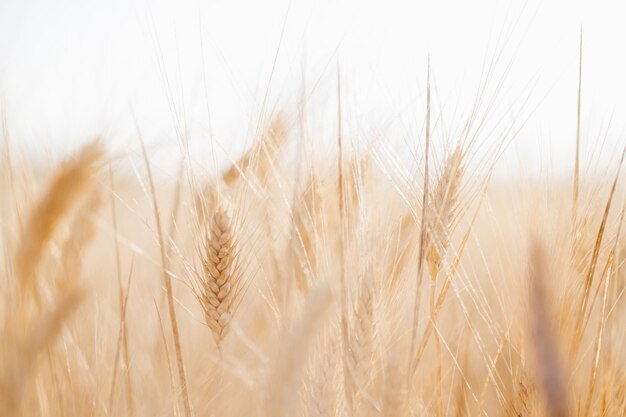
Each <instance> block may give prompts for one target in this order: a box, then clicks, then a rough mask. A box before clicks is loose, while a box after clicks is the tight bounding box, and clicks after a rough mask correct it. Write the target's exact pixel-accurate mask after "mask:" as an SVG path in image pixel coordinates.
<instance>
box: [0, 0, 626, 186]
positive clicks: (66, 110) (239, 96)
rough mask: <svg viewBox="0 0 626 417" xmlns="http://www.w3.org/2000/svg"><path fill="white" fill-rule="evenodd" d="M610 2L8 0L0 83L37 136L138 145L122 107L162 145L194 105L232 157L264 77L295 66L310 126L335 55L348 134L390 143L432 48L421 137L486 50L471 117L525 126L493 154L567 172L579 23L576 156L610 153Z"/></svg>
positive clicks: (203, 133)
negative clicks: (502, 152) (490, 104)
mask: <svg viewBox="0 0 626 417" xmlns="http://www.w3.org/2000/svg"><path fill="white" fill-rule="evenodd" d="M623 4H624V2H623V1H609V0H594V1H571V0H545V1H537V0H528V1H497V0H475V1H452V0H445V1H434V0H433V1H398V0H391V1H366V0H343V1H333V0H320V1H301V0H291V1H289V0H271V1H258V0H228V1H227V0H218V1H201V0H177V1H174V0H162V1H152V2H148V1H141V0H109V1H99V0H56V1H51V0H4V1H3V2H2V3H1V4H0V93H1V95H2V99H3V101H4V103H5V106H6V109H7V116H8V120H9V125H10V129H11V132H12V135H13V140H14V141H19V142H20V143H22V144H24V145H25V146H27V147H28V148H31V149H34V150H35V151H39V152H41V151H42V150H50V149H51V150H56V149H66V148H67V147H68V146H70V144H75V143H77V142H80V141H84V140H85V139H87V138H90V137H92V136H95V135H97V134H99V133H103V132H104V133H105V135H106V137H107V138H108V140H110V142H111V146H112V147H113V148H115V149H124V147H126V146H128V144H129V143H130V144H131V145H132V146H136V145H137V142H136V137H135V136H134V128H133V122H132V118H131V117H130V111H129V108H130V107H131V106H132V108H133V109H134V112H135V113H136V117H137V120H138V122H139V125H140V128H141V129H142V131H143V133H144V136H145V137H146V140H147V141H148V142H149V143H150V144H152V145H153V146H154V145H155V144H159V145H158V146H159V147H160V148H161V149H175V146H176V143H177V142H176V139H175V133H174V131H175V126H176V125H177V124H178V125H179V126H182V125H184V126H186V127H187V130H188V132H189V134H190V137H191V143H192V148H193V149H195V150H197V152H198V155H199V154H200V153H201V152H202V153H206V149H207V148H206V147H204V148H203V144H204V145H206V143H207V141H208V137H209V133H208V132H209V123H208V117H207V107H208V108H209V109H210V114H211V124H210V129H211V131H212V132H213V134H214V137H215V138H216V140H217V142H218V143H220V144H221V146H222V147H223V148H224V149H225V150H226V152H227V154H228V155H230V156H231V157H233V158H234V157H235V154H236V152H237V151H238V150H240V149H241V148H242V147H243V146H244V143H245V141H246V140H249V138H250V137H251V136H252V134H253V132H254V131H255V129H256V127H257V121H258V117H259V116H258V115H259V113H260V110H261V107H262V103H263V102H264V98H265V96H266V90H267V87H268V83H269V93H268V94H267V100H266V112H275V110H276V109H278V108H279V107H280V106H286V107H287V108H294V103H295V100H297V98H298V97H299V95H300V94H301V91H302V85H303V74H304V78H305V80H306V83H305V85H306V91H307V100H308V103H309V104H310V107H309V108H308V111H309V112H310V113H311V114H312V115H314V116H313V117H312V118H311V121H310V122H309V125H310V126H309V129H310V130H311V131H313V132H315V135H316V136H317V135H319V137H320V138H321V137H323V136H325V135H330V134H331V133H332V132H331V131H332V129H334V126H333V125H332V124H329V123H326V122H324V120H326V119H324V117H323V116H322V115H324V114H332V112H334V106H335V104H334V103H335V95H336V93H335V91H336V87H335V85H336V84H335V78H336V61H337V59H339V61H340V67H341V76H342V95H343V97H344V108H345V112H346V130H347V132H348V136H351V137H352V138H353V139H352V140H357V138H371V137H372V136H373V135H374V132H375V131H374V130H373V129H376V132H378V133H379V134H383V135H387V136H386V137H389V138H390V140H391V141H395V142H397V143H400V144H402V143H406V142H411V141H415V140H416V138H417V137H418V136H419V134H420V128H421V127H422V125H423V120H424V101H425V99H424V90H425V82H426V80H425V78H426V68H427V57H428V54H430V59H431V77H432V79H433V86H434V95H435V99H434V103H435V105H436V107H437V108H438V109H439V110H438V111H437V114H438V115H441V116H442V118H443V119H442V121H443V122H442V123H439V122H438V128H439V130H437V128H435V129H436V132H439V133H435V140H437V135H439V136H441V140H444V138H443V137H444V136H446V135H449V136H450V137H454V135H455V132H456V133H458V130H459V129H460V128H461V124H462V122H463V121H464V116H467V114H468V113H469V112H470V111H471V105H472V103H473V100H474V98H475V97H476V94H477V92H478V89H479V87H480V85H481V82H482V81H481V71H484V68H486V67H485V65H486V66H488V64H489V63H490V62H491V61H492V60H493V59H496V58H497V63H496V66H495V70H494V72H493V73H492V74H491V76H490V78H489V84H488V87H487V99H490V98H492V97H493V96H494V94H495V91H496V89H497V88H498V85H499V82H500V80H501V78H502V77H503V75H504V76H505V77H504V78H503V83H502V87H501V89H499V92H498V95H497V101H496V103H495V107H494V109H493V110H492V111H491V112H490V115H491V117H490V118H488V121H487V125H486V126H487V127H486V129H485V132H489V131H490V128H491V127H496V128H497V127H498V126H500V128H499V130H496V131H495V132H496V133H497V132H500V131H502V126H507V125H512V124H516V125H517V126H518V127H521V130H519V133H518V135H517V136H516V139H515V140H514V141H513V143H512V145H511V148H510V149H509V152H507V154H506V156H505V158H504V160H503V163H502V164H501V165H502V166H501V167H500V171H501V172H515V173H522V174H524V173H526V171H527V170H530V169H531V168H528V167H529V166H532V167H533V168H536V167H541V168H542V169H544V170H545V169H550V170H552V169H554V170H556V171H559V172H564V170H565V169H567V168H568V167H569V166H571V161H572V158H573V149H574V148H573V146H574V135H575V127H576V94H577V72H578V37H579V30H580V26H581V25H582V26H583V31H584V61H583V109H582V113H583V125H582V129H583V130H582V140H583V152H584V155H585V156H586V159H587V160H590V159H592V154H591V151H592V150H594V149H601V150H602V152H598V153H597V154H593V155H594V156H593V158H596V157H598V158H607V159H600V160H601V161H606V160H609V159H610V158H614V155H615V152H614V150H615V149H616V147H617V146H620V145H621V144H623V143H624V142H625V141H626V139H625V138H626V136H624V134H626V131H625V130H624V127H625V126H626V100H625V99H624V97H625V96H626V76H625V75H624V74H626V55H625V54H624V46H625V45H624V43H625V41H626V24H624V17H625V16H626V10H625V9H624V5H623ZM275 56H276V57H277V58H276V63H275V65H274V58H275ZM272 68H274V69H275V70H274V75H273V76H271V77H270V74H271V73H272ZM205 85H206V91H207V94H206V95H205ZM206 97H208V106H207V99H206ZM485 103H487V102H485ZM318 115H319V117H318ZM316 117H317V119H316ZM315 120H317V122H316V121H315ZM438 120H439V119H438ZM498 122H500V123H501V124H500V125H498V124H497V123H498ZM502 123H504V125H502ZM605 136H606V144H604V145H598V143H601V142H602V141H604V140H605ZM485 140H486V141H487V142H489V141H493V140H496V139H495V137H486V139H485ZM601 155H604V157H601ZM198 158H200V156H198ZM529 164H530V165H529ZM548 167H549V168H548Z"/></svg>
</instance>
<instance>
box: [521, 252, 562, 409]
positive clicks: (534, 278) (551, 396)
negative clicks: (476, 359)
mask: <svg viewBox="0 0 626 417" xmlns="http://www.w3.org/2000/svg"><path fill="white" fill-rule="evenodd" d="M528 267H529V285H530V292H529V308H530V324H531V336H532V341H531V344H532V348H533V352H534V355H535V367H536V374H537V378H538V383H539V388H540V391H541V393H542V395H543V398H544V402H545V407H546V415H547V416H548V417H568V416H569V415H570V413H569V409H570V407H569V398H568V390H567V386H566V381H567V378H566V376H565V372H564V368H563V364H562V358H561V356H560V346H559V343H558V338H557V336H556V333H555V327H554V320H553V316H552V314H551V313H550V310H549V304H548V300H547V294H546V287H545V285H546V279H547V266H546V259H545V253H544V249H543V248H542V247H541V246H540V244H539V242H538V241H537V240H532V242H531V247H530V252H529V265H528Z"/></svg>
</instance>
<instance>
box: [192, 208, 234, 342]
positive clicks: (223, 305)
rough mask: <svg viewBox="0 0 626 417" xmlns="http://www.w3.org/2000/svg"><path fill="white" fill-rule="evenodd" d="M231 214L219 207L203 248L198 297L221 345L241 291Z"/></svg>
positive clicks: (207, 320)
mask: <svg viewBox="0 0 626 417" xmlns="http://www.w3.org/2000/svg"><path fill="white" fill-rule="evenodd" d="M236 260H237V253H236V250H235V246H234V240H233V231H232V226H231V222H230V219H229V217H228V214H227V213H226V211H225V210H224V208H223V207H221V206H220V205H219V204H218V207H217V209H216V210H215V212H214V213H213V216H212V217H211V224H210V231H209V236H207V239H206V240H205V241H204V244H203V247H202V248H201V261H202V270H201V272H200V276H198V277H197V279H198V285H197V289H196V298H197V299H198V302H199V303H200V306H201V307H202V310H203V312H204V318H205V321H206V324H207V325H208V326H209V328H210V329H211V332H212V333H213V336H214V337H215V341H216V343H217V345H218V346H221V342H222V340H223V339H224V337H225V336H226V334H227V332H228V329H229V324H230V321H231V319H232V316H233V313H234V310H235V308H236V301H237V299H238V295H239V292H240V290H241V288H242V287H241V279H240V271H239V266H238V263H237V262H236Z"/></svg>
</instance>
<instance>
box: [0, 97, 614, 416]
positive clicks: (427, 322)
mask: <svg viewBox="0 0 626 417" xmlns="http://www.w3.org/2000/svg"><path fill="white" fill-rule="evenodd" d="M428 104H429V103H428ZM338 117H340V118H341V117H342V115H341V112H339V116H338ZM297 124H298V116H297V115H290V114H289V112H286V113H282V114H281V115H277V116H275V117H273V118H269V120H267V123H265V124H264V125H263V129H261V131H260V133H259V134H258V135H257V137H254V138H253V140H252V145H251V146H250V147H249V149H247V151H246V152H245V153H244V155H243V156H241V157H240V158H239V159H236V160H234V161H232V162H231V163H230V164H229V166H227V167H226V168H224V169H221V168H220V169H207V170H204V171H202V172H198V171H197V170H195V169H194V167H193V166H192V165H191V164H189V163H188V162H187V159H185V158H183V159H182V160H181V162H180V164H179V167H178V169H177V170H176V173H175V174H174V175H169V176H166V175H160V172H159V171H158V170H156V169H155V167H154V166H153V160H152V158H151V155H150V150H149V149H147V148H146V147H145V146H144V144H143V142H142V143H141V148H140V149H139V150H138V151H136V152H135V156H136V158H135V161H136V163H134V164H133V166H132V168H133V169H128V167H126V168H123V165H124V162H123V160H124V157H123V156H120V155H119V154H113V153H111V152H110V151H108V150H107V147H106V146H105V141H104V140H100V139H95V140H92V141H89V142H88V144H87V145H84V146H83V147H81V148H80V149H77V150H76V152H74V153H73V154H71V155H67V156H66V157H65V158H63V160H60V161H58V162H57V163H54V164H53V165H52V166H50V167H44V168H42V167H36V166H34V165H33V164H31V163H29V160H28V157H27V156H26V155H25V154H23V153H20V152H19V151H18V150H17V148H16V147H15V146H14V144H12V142H11V140H10V138H9V137H8V135H7V134H6V131H5V135H4V144H5V146H4V149H3V163H2V177H1V179H2V184H0V185H1V187H0V190H2V217H1V220H2V222H1V223H2V224H1V226H2V237H1V239H0V245H1V247H2V253H3V256H2V261H1V263H2V268H1V269H0V270H1V271H2V272H1V274H2V280H0V292H1V295H2V303H1V309H0V311H1V313H0V323H1V325H2V330H1V332H0V335H1V341H0V415H2V416H29V417H30V416H33V417H34V416H41V417H49V416H67V417H74V416H103V417H104V416H107V417H111V416H131V417H132V416H137V417H139V416H181V417H190V416H266V417H279V416H308V417H318V416H319V417H322V416H325V417H331V416H349V417H350V416H383V417H391V416H437V417H443V416H459V417H460V416H505V417H526V416H528V417H530V416H548V417H565V416H579V417H603V416H606V417H608V416H624V415H626V376H625V373H624V366H625V365H626V343H624V340H625V338H626V330H625V329H626V310H625V307H626V305H625V304H626V303H625V302H624V298H623V293H624V291H625V288H626V265H625V260H626V239H624V238H623V237H622V236H623V234H624V233H623V231H622V224H623V217H624V210H625V208H626V204H625V200H624V181H623V179H622V178H623V173H621V171H620V169H621V162H622V161H621V160H619V166H616V167H611V169H610V170H607V171H606V172H605V175H604V176H603V177H601V178H598V177H590V176H586V175H585V174H584V171H583V170H582V169H579V160H585V155H578V154H577V155H572V160H575V162H576V168H575V171H574V172H573V173H572V175H571V176H570V177H568V178H566V179H559V178H548V179H547V180H541V181H533V180H521V179H518V180H510V181H508V182H506V181H505V182H502V181H499V182H494V181H493V180H492V172H493V167H494V164H495V163H496V162H497V160H498V158H499V156H500V152H501V149H502V148H501V146H497V147H495V148H493V149H491V150H489V151H488V152H487V153H486V154H485V153H484V152H483V153H480V152H479V150H478V149H477V148H478V147H479V146H478V145H479V143H480V142H479V141H478V140H477V139H476V138H475V137H473V136H472V135H470V134H469V133H468V132H466V134H465V135H461V136H459V138H458V139H455V140H452V141H448V142H443V145H442V142H441V141H440V138H438V137H437V135H435V134H433V135H432V137H430V136H431V128H430V125H429V124H430V106H428V114H426V117H425V119H424V129H425V130H424V131H425V135H424V136H422V137H420V140H418V141H416V143H415V144H414V145H415V146H414V147H411V148H410V149H409V148H407V149H405V151H406V153H407V154H409V155H411V157H410V158H402V157H401V156H400V155H398V154H397V153H394V152H392V151H390V149H389V148H386V147H385V146H384V143H380V142H376V141H373V142H371V143H368V144H367V145H366V146H363V147H360V148H358V149H357V148H353V147H350V146H347V143H348V142H347V139H346V138H345V137H342V135H341V131H339V132H338V134H337V138H336V141H335V143H334V147H333V149H332V150H331V151H328V152H326V153H324V152H319V151H316V150H315V149H313V148H312V147H310V146H308V145H307V144H306V143H303V141H302V140H301V138H299V137H298V130H297V128H296V126H297ZM339 126H340V125H339ZM500 145H503V144H500ZM429 147H430V148H429ZM435 150H437V151H436V152H435ZM619 156H620V155H618V157H619ZM623 157H624V156H623V154H621V158H622V160H623ZM618 159H619V158H618Z"/></svg>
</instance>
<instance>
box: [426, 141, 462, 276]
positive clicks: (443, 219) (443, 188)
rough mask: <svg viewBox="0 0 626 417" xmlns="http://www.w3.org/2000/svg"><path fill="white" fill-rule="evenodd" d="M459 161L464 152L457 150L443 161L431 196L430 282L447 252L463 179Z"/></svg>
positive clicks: (427, 258) (428, 250)
mask: <svg viewBox="0 0 626 417" xmlns="http://www.w3.org/2000/svg"><path fill="white" fill-rule="evenodd" d="M462 161H463V152H462V149H461V147H460V146H458V147H457V148H456V149H455V150H454V152H452V153H451V154H450V155H449V156H448V158H446V162H445V165H444V170H443V173H442V175H441V177H439V180H438V181H437V186H436V187H435V191H434V193H433V195H432V196H431V203H430V210H431V214H430V216H428V219H429V227H428V230H427V231H426V236H427V247H426V262H427V263H428V272H429V274H430V277H431V278H432V279H435V277H436V276H437V273H438V272H439V268H440V266H441V260H442V259H443V256H444V255H445V252H446V250H447V248H448V244H449V240H450V232H451V227H452V223H453V219H454V214H455V211H456V208H457V207H456V206H457V200H458V193H459V188H460V184H461V178H462V177H463V165H462Z"/></svg>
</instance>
